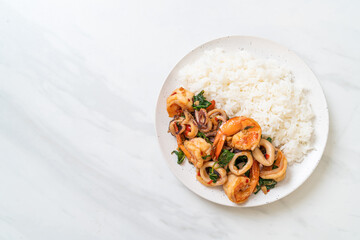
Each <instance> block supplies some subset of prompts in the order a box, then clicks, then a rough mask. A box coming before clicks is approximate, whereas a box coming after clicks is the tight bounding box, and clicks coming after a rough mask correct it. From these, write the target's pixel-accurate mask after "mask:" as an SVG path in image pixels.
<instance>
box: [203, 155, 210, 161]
mask: <svg viewBox="0 0 360 240" xmlns="http://www.w3.org/2000/svg"><path fill="white" fill-rule="evenodd" d="M208 157H211V155H206V156H202V157H201V158H202V159H204V160H205V159H207V158H208Z"/></svg>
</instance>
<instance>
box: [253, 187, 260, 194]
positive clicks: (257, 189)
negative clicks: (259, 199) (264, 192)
mask: <svg viewBox="0 0 360 240" xmlns="http://www.w3.org/2000/svg"><path fill="white" fill-rule="evenodd" d="M260 189H261V187H260V186H259V185H256V188H255V191H254V194H257V193H258V192H259V191H260Z"/></svg>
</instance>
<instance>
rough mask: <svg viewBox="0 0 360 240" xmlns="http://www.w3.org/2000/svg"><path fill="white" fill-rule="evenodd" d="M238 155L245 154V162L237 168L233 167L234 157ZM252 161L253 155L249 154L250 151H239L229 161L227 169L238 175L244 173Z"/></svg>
mask: <svg viewBox="0 0 360 240" xmlns="http://www.w3.org/2000/svg"><path fill="white" fill-rule="evenodd" d="M240 156H246V157H247V162H246V164H245V165H244V166H243V167H241V168H240V169H238V168H236V167H235V163H236V159H237V158H238V157H240ZM253 162H254V161H253V157H252V156H251V153H250V152H239V153H236V154H235V155H234V157H233V158H232V159H231V161H230V162H229V169H230V171H231V172H232V173H233V174H235V175H238V176H240V175H241V174H244V173H246V172H247V171H248V170H249V169H250V168H251V166H252V165H253Z"/></svg>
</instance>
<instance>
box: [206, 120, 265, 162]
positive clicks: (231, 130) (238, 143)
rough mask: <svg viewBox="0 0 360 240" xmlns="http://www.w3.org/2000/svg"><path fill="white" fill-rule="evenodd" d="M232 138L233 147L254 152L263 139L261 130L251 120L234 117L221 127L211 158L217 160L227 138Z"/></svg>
mask: <svg viewBox="0 0 360 240" xmlns="http://www.w3.org/2000/svg"><path fill="white" fill-rule="evenodd" d="M230 136H232V141H231V147H233V148H235V149H238V150H254V149H255V148H256V147H257V146H258V145H259V142H260V139H261V128H260V126H259V124H258V123H257V122H256V121H255V120H254V119H251V118H247V117H234V118H231V119H229V120H228V121H226V122H225V123H224V124H223V125H221V127H220V129H219V130H218V132H217V134H216V137H215V140H214V146H213V150H212V153H211V156H212V157H213V158H214V159H217V158H218V157H219V155H220V153H221V150H222V148H223V146H224V143H225V140H226V137H230Z"/></svg>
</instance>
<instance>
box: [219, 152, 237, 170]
mask: <svg viewBox="0 0 360 240" xmlns="http://www.w3.org/2000/svg"><path fill="white" fill-rule="evenodd" d="M234 155H235V153H232V152H230V151H229V150H226V149H224V150H222V151H221V154H220V156H219V159H218V162H217V163H218V164H219V166H220V167H225V166H226V165H227V164H228V163H229V162H230V161H231V159H232V158H233V157H234Z"/></svg>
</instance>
